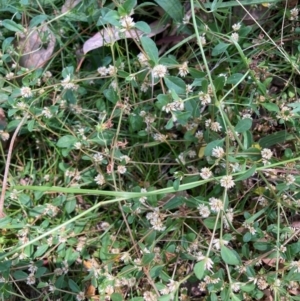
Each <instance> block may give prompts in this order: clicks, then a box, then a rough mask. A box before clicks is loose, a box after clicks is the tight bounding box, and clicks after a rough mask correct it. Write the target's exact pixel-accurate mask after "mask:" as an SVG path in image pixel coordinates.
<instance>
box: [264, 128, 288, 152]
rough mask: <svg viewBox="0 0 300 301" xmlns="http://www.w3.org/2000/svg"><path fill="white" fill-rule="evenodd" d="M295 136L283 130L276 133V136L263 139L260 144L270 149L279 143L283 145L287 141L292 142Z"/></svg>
mask: <svg viewBox="0 0 300 301" xmlns="http://www.w3.org/2000/svg"><path fill="white" fill-rule="evenodd" d="M293 138H294V135H292V134H289V133H288V132H287V131H285V130H282V131H279V132H276V133H274V134H271V135H268V136H266V137H263V138H261V139H260V140H259V141H258V143H259V145H260V146H261V147H262V148H265V147H266V148H269V147H270V146H273V145H275V144H277V143H283V142H285V141H287V140H292V139H293Z"/></svg>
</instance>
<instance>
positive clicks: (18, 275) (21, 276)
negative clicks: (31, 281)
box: [13, 270, 28, 280]
mask: <svg viewBox="0 0 300 301" xmlns="http://www.w3.org/2000/svg"><path fill="white" fill-rule="evenodd" d="M13 277H14V279H16V280H21V279H22V280H26V278H27V277H28V274H27V273H25V272H23V271H21V270H17V271H15V272H14V273H13Z"/></svg>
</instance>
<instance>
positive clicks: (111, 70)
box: [107, 65, 118, 76]
mask: <svg viewBox="0 0 300 301" xmlns="http://www.w3.org/2000/svg"><path fill="white" fill-rule="evenodd" d="M117 72H118V68H117V67H115V66H112V65H109V66H108V68H107V73H108V74H109V75H110V76H114V75H116V74H117Z"/></svg>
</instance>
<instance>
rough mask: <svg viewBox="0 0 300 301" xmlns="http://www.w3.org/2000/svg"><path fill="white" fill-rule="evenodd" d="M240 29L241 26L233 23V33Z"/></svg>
mask: <svg viewBox="0 0 300 301" xmlns="http://www.w3.org/2000/svg"><path fill="white" fill-rule="evenodd" d="M240 28H241V24H240V23H235V24H233V25H232V29H233V30H234V31H239V30H240Z"/></svg>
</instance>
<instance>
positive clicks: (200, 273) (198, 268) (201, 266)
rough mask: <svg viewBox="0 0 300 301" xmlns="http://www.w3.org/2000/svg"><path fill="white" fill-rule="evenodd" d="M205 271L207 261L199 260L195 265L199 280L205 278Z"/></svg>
mask: <svg viewBox="0 0 300 301" xmlns="http://www.w3.org/2000/svg"><path fill="white" fill-rule="evenodd" d="M204 271H205V262H204V260H201V261H200V262H197V263H196V264H195V266H194V273H195V275H196V277H197V278H198V279H199V280H201V279H202V278H203V276H204Z"/></svg>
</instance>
